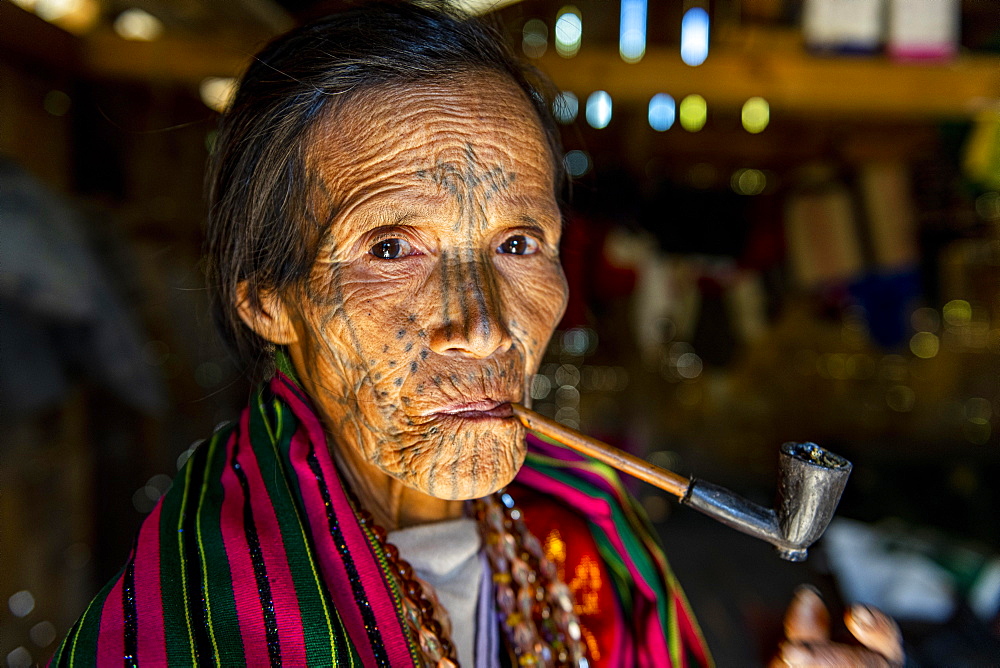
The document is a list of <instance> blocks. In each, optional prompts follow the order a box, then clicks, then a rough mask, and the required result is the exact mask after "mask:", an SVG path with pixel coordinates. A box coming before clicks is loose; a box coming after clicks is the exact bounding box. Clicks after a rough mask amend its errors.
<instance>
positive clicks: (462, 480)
mask: <svg viewBox="0 0 1000 668" xmlns="http://www.w3.org/2000/svg"><path fill="white" fill-rule="evenodd" d="M307 165H308V168H309V172H310V175H311V177H312V179H313V181H314V182H315V183H316V189H315V192H316V201H315V203H314V209H315V212H316V213H318V214H319V216H318V217H319V218H320V219H321V220H324V221H325V220H329V221H330V224H329V232H328V233H327V235H326V237H325V239H324V241H323V242H322V245H321V248H320V252H319V255H318V259H317V261H316V264H315V266H314V267H313V269H312V273H311V276H310V279H309V282H308V284H307V285H306V286H305V288H304V289H303V290H301V291H299V292H297V293H294V294H292V295H286V296H285V297H284V299H283V303H284V309H285V310H286V311H287V313H288V315H289V318H290V321H291V323H292V326H293V328H294V337H293V338H294V341H292V342H291V343H290V345H289V349H290V351H291V353H292V357H293V360H294V362H295V364H296V367H297V369H298V370H299V372H300V373H301V374H302V376H303V381H304V383H305V385H306V388H307V390H308V391H309V392H310V394H311V396H312V397H313V399H314V401H315V402H316V403H317V404H318V406H319V408H320V410H321V412H323V414H324V417H325V418H326V423H327V426H328V428H329V429H330V430H331V431H332V432H333V434H332V435H333V438H334V440H335V442H336V444H337V445H336V447H338V448H344V447H351V448H355V449H356V452H357V454H359V455H360V456H361V457H362V458H363V460H364V461H365V462H367V463H368V464H371V465H374V466H375V467H376V468H377V469H380V470H381V471H382V472H384V473H386V474H389V475H390V476H392V477H394V478H397V479H399V480H400V481H402V482H403V483H404V484H406V485H408V486H410V487H413V488H415V489H418V490H420V491H422V492H425V493H427V494H430V495H432V496H435V497H438V498H442V499H467V498H476V497H481V496H484V495H486V494H488V493H491V492H493V491H495V490H497V489H499V488H501V487H502V486H504V485H506V484H507V483H508V482H510V480H511V479H512V478H513V477H514V474H515V473H516V472H517V470H518V468H519V467H520V466H521V464H522V462H523V460H524V454H525V446H524V438H523V437H524V433H523V430H522V427H521V426H520V425H519V424H518V422H517V421H516V420H515V419H514V418H513V417H511V413H510V409H509V403H510V402H523V401H525V399H526V397H527V391H526V387H527V383H528V382H529V381H530V378H531V374H533V373H534V372H535V371H536V370H537V368H538V365H539V362H540V359H541V355H542V353H543V352H544V350H545V347H546V344H547V343H548V340H549V337H550V336H551V334H552V331H553V329H554V327H555V325H556V323H557V322H558V321H559V319H560V317H561V316H562V313H563V310H564V308H565V304H566V282H565V277H564V276H563V272H562V268H561V266H560V264H559V256H558V247H559V236H560V228H561V221H560V214H559V210H558V208H557V206H556V201H555V198H554V193H553V182H554V179H553V170H552V157H551V155H550V152H549V149H548V145H547V144H546V141H545V138H544V136H543V133H542V130H541V128H540V126H539V123H538V121H537V120H536V115H535V113H534V111H533V110H532V108H531V106H530V105H529V103H528V101H527V100H526V99H525V96H524V94H523V93H522V92H521V91H520V90H519V89H518V88H517V87H516V86H515V85H514V84H513V83H512V82H509V81H507V80H505V79H504V78H501V77H499V76H492V75H478V76H473V75H470V76H469V77H468V78H466V79H464V80H460V81H458V82H455V83H448V84H434V85H428V86H422V87H418V86H413V87H407V88H401V89H400V88H393V89H386V88H382V89H378V90H374V91H371V92H366V93H363V94H361V95H360V96H359V97H357V98H353V99H352V100H351V101H350V102H348V103H347V104H346V105H345V106H344V107H343V108H341V109H339V110H338V111H336V112H334V113H332V114H330V115H329V117H328V118H327V119H326V120H325V121H324V122H323V123H321V124H320V126H319V128H318V130H317V131H316V132H315V133H314V134H313V138H312V141H311V144H310V145H309V150H308V153H307Z"/></svg>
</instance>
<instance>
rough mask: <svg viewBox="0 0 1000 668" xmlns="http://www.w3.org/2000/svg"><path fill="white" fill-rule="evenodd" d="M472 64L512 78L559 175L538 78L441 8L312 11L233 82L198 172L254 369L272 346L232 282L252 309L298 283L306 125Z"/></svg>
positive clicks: (211, 262)
mask: <svg viewBox="0 0 1000 668" xmlns="http://www.w3.org/2000/svg"><path fill="white" fill-rule="evenodd" d="M476 72H496V73H500V74H501V75H504V76H507V77H509V78H510V79H511V80H513V81H514V82H515V83H516V84H517V85H518V87H519V88H520V89H521V90H523V91H524V92H525V94H526V95H527V97H528V99H529V100H530V101H531V104H532V105H533V107H534V109H535V111H536V112H537V115H538V119H539V121H540V123H541V125H542V128H543V130H544V132H545V135H546V137H547V139H548V142H549V145H550V148H551V154H552V156H553V160H554V162H555V165H554V167H555V173H556V174H557V183H556V184H554V187H557V188H558V187H561V185H562V179H563V170H562V160H561V157H562V156H561V148H560V145H559V139H558V133H557V130H556V128H555V124H554V122H553V120H552V116H551V112H550V108H551V106H550V102H551V90H550V86H549V84H548V83H547V82H546V81H545V79H544V78H543V77H542V76H541V75H540V74H538V73H537V71H535V70H534V69H533V68H530V67H528V66H526V65H524V64H523V63H522V62H521V61H520V60H519V59H518V58H517V57H516V56H515V55H514V54H513V52H512V51H511V50H510V48H509V47H508V46H507V45H506V43H505V42H504V40H503V39H502V37H501V36H500V33H499V31H498V30H497V29H496V28H495V27H494V26H493V25H490V24H488V23H486V22H484V21H483V20H480V19H476V18H472V17H469V16H465V15H462V14H459V13H457V12H456V11H454V10H452V9H448V8H447V5H443V6H441V7H429V6H427V5H417V4H412V3H403V2H377V3H371V4H366V5H362V6H359V7H355V8H352V9H350V10H348V11H345V12H343V13H340V14H336V15H332V16H329V17H326V18H322V19H319V20H317V21H314V22H312V23H309V24H307V25H304V26H301V27H299V28H297V29H295V30H292V31H291V32H289V33H288V34H286V35H284V36H282V37H279V38H277V39H276V40H275V41H273V42H272V43H270V44H269V45H268V46H267V47H265V48H264V50H263V51H261V52H260V53H259V54H258V55H257V56H256V58H255V59H254V60H253V62H252V64H251V65H250V67H249V68H248V69H247V71H246V73H245V74H244V75H243V77H242V79H241V80H240V83H239V87H238V89H237V92H236V95H235V98H234V100H233V102H232V104H231V106H230V108H229V109H228V111H226V112H225V114H224V115H223V116H222V118H221V120H220V125H219V131H218V134H217V137H216V141H215V145H214V147H213V152H212V156H211V158H210V162H209V169H208V175H207V184H206V187H207V192H208V200H209V218H208V228H207V239H206V256H207V257H206V260H207V278H208V288H209V293H210V296H211V298H212V302H213V314H214V317H215V320H216V323H217V324H218V326H219V328H220V330H221V332H222V335H223V338H224V339H225V341H226V343H227V344H228V345H229V346H230V347H231V348H232V349H233V351H234V352H235V353H236V354H237V356H238V358H239V359H240V361H241V362H242V364H243V365H244V367H245V368H246V369H247V370H248V371H250V372H251V374H252V375H253V376H260V375H265V374H267V373H268V372H269V370H270V368H271V367H270V362H271V358H272V355H271V349H272V347H271V346H270V344H268V343H267V342H266V341H264V340H263V339H262V338H261V337H260V336H258V335H257V334H256V333H255V332H253V331H252V330H251V329H250V328H249V327H247V326H246V325H244V324H243V322H242V320H241V319H240V317H239V313H238V310H237V308H236V305H237V303H238V301H239V296H240V288H239V286H240V284H241V283H244V284H245V293H244V294H245V296H246V298H247V299H249V300H250V303H251V305H252V306H254V307H255V308H259V307H260V301H259V295H260V294H261V293H262V292H265V291H275V292H277V293H279V294H280V293H283V292H285V291H287V290H288V289H290V288H293V287H295V286H298V285H301V284H302V283H303V282H304V281H305V280H306V278H307V277H308V275H309V271H310V269H311V267H312V265H313V263H314V261H315V257H316V253H317V251H318V246H319V242H320V240H321V238H322V236H323V234H324V232H325V227H324V225H325V223H323V222H319V221H317V219H316V217H315V216H313V215H312V214H311V213H310V211H309V207H310V196H311V194H312V193H311V190H312V188H311V187H310V178H309V175H308V174H307V173H306V172H307V168H306V162H305V155H306V144H307V142H308V138H309V132H310V130H311V128H312V127H313V126H314V125H315V123H316V122H317V121H318V120H319V119H320V118H321V116H322V113H323V112H324V110H326V109H328V108H330V106H331V104H332V103H334V102H336V104H337V111H338V113H346V114H349V113H350V104H349V101H350V99H351V97H352V95H354V94H356V93H358V92H361V91H363V90H372V89H376V88H378V87H386V88H389V87H391V86H398V85H406V86H434V85H440V84H441V83H442V82H447V81H448V80H449V79H452V78H455V77H459V76H462V75H467V74H470V73H476Z"/></svg>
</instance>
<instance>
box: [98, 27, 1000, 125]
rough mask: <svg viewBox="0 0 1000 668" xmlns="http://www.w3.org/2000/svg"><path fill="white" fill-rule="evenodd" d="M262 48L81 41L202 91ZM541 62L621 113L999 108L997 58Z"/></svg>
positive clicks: (592, 51)
mask: <svg viewBox="0 0 1000 668" xmlns="http://www.w3.org/2000/svg"><path fill="white" fill-rule="evenodd" d="M262 46H263V44H241V45H235V44H225V43H219V42H215V43H213V42H210V41H196V40H193V39H185V38H178V37H170V36H167V37H164V38H163V39H159V40H156V41H154V42H129V41H126V40H123V39H121V38H119V37H118V36H117V35H115V34H114V33H113V32H111V31H109V30H104V31H99V32H96V33H93V34H91V35H88V36H87V37H86V38H85V40H84V47H83V60H84V64H85V68H86V69H87V70H89V71H90V72H93V73H95V74H98V75H102V76H108V77H112V78H124V79H136V80H146V81H149V80H153V81H164V80H171V81H177V82H184V83H195V84H196V83H198V82H199V81H201V80H202V79H203V78H205V77H207V76H238V75H239V74H240V73H241V72H242V71H243V69H244V68H245V67H246V66H247V64H248V63H249V61H250V58H251V57H252V56H253V54H254V53H255V52H256V50H257V49H259V48H260V47H262ZM535 63H536V64H537V65H538V66H539V67H540V68H541V69H542V71H544V72H546V73H547V74H548V75H549V76H550V77H551V78H552V80H553V81H554V82H555V83H556V85H557V86H559V87H560V88H561V89H563V90H568V91H572V92H574V93H576V94H577V95H578V96H579V97H581V98H585V96H587V95H589V94H590V93H591V92H593V91H595V90H606V91H608V92H609V93H610V94H611V96H612V98H613V100H614V102H615V104H616V105H626V106H639V105H645V104H646V103H647V102H648V101H649V98H650V97H651V96H652V95H654V94H655V93H660V92H663V93H669V94H671V95H673V96H674V98H676V99H677V100H680V99H681V98H682V97H683V96H685V95H688V94H690V93H698V94H700V95H702V96H703V97H704V98H705V99H706V100H707V101H708V104H709V109H710V113H711V109H733V108H739V107H740V106H742V105H743V103H744V102H745V101H746V100H747V99H748V98H750V97H753V96H760V97H763V98H764V99H766V100H767V101H768V103H769V104H770V105H771V109H772V113H779V114H786V115H788V116H819V117H837V116H850V117H852V118H854V119H863V118H866V117H877V118H881V119H893V118H898V119H903V120H928V121H933V120H937V119H949V118H952V119H963V118H970V117H972V116H973V115H975V114H976V112H978V111H980V110H981V109H983V108H987V107H992V106H996V105H998V104H1000V56H994V55H964V56H961V57H959V58H958V59H956V60H955V61H954V62H951V63H948V64H916V63H914V64H900V63H896V62H893V61H890V60H889V59H887V58H885V57H881V56H875V57H870V58H863V57H844V56H841V57H819V56H814V55H811V54H809V53H807V52H805V51H804V50H803V49H802V48H801V43H800V41H799V40H796V39H791V38H789V36H787V35H785V36H782V35H773V36H764V37H761V36H751V37H748V35H746V34H743V35H741V36H740V39H729V40H728V41H726V42H724V43H723V44H720V45H717V47H716V48H714V49H713V51H711V52H710V53H709V56H708V59H707V60H706V61H705V62H704V64H702V65H700V66H698V67H690V66H688V65H685V64H684V63H683V62H682V61H681V59H680V56H679V54H678V52H677V49H668V48H653V49H650V50H649V51H648V52H647V53H646V56H645V57H644V58H643V59H642V61H640V62H639V63H636V64H631V65H630V64H627V63H625V62H623V61H622V59H621V58H620V57H619V56H618V52H617V50H615V49H613V48H609V47H589V48H584V49H583V50H582V51H581V52H580V53H579V54H578V55H577V56H575V57H573V58H569V59H565V58H562V57H560V56H558V55H556V54H555V53H553V52H552V51H551V50H550V51H549V53H547V54H546V55H545V56H544V57H542V58H541V59H539V60H537V61H535Z"/></svg>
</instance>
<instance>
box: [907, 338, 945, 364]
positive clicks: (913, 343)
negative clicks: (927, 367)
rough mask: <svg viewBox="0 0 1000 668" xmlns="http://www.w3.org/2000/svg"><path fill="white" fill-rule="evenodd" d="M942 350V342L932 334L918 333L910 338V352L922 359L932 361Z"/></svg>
mask: <svg viewBox="0 0 1000 668" xmlns="http://www.w3.org/2000/svg"><path fill="white" fill-rule="evenodd" d="M940 349H941V340H940V339H938V337H937V334H933V333H931V332H917V333H916V334H914V335H913V336H912V337H910V352H912V353H913V354H914V355H916V356H917V357H919V358H920V359H925V360H927V359H930V358H932V357H934V356H936V355H937V354H938V351H939V350H940Z"/></svg>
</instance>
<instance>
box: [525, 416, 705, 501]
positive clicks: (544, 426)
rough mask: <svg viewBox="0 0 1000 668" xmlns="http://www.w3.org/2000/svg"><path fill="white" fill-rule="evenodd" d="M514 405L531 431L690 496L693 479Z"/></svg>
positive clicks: (675, 491)
mask: <svg viewBox="0 0 1000 668" xmlns="http://www.w3.org/2000/svg"><path fill="white" fill-rule="evenodd" d="M511 408H512V409H513V411H514V416H515V417H517V419H518V420H520V422H521V424H523V425H524V426H525V427H526V428H528V429H530V430H531V431H534V432H538V433H539V434H541V435H543V436H547V437H549V438H551V439H553V440H555V441H558V442H559V443H562V444H563V445H565V446H566V447H568V448H572V449H573V450H576V451H577V452H582V453H583V454H585V455H588V456H590V457H593V458H594V459H596V460H598V461H601V462H604V463H605V464H607V465H608V466H610V467H612V468H615V469H618V470H619V471H624V472H625V473H628V474H629V475H631V476H633V477H636V478H638V479H639V480H642V481H644V482H648V483H649V484H650V485H653V486H654V487H659V488H660V489H662V490H664V491H667V492H670V493H671V494H673V495H674V496H676V497H677V498H679V499H683V498H684V497H685V496H687V493H688V488H689V487H690V486H691V481H690V480H688V479H687V478H685V477H684V476H682V475H678V474H676V473H674V472H673V471H668V470H666V469H661V468H660V467H659V466H653V465H652V464H650V463H649V462H647V461H646V460H644V459H640V458H639V457H636V456H635V455H630V454H629V453H627V452H623V451H621V450H619V449H618V448H615V447H612V446H610V445H608V444H607V443H603V442H601V441H598V440H597V439H596V438H591V437H590V436H586V435H585V434H581V433H580V432H578V431H576V430H575V429H570V428H569V427H567V426H565V425H561V424H559V423H558V422H556V421H555V420H550V419H548V418H547V417H544V416H542V415H539V414H538V413H536V412H534V411H532V410H529V409H527V408H525V407H524V406H521V405H520V404H511Z"/></svg>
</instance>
